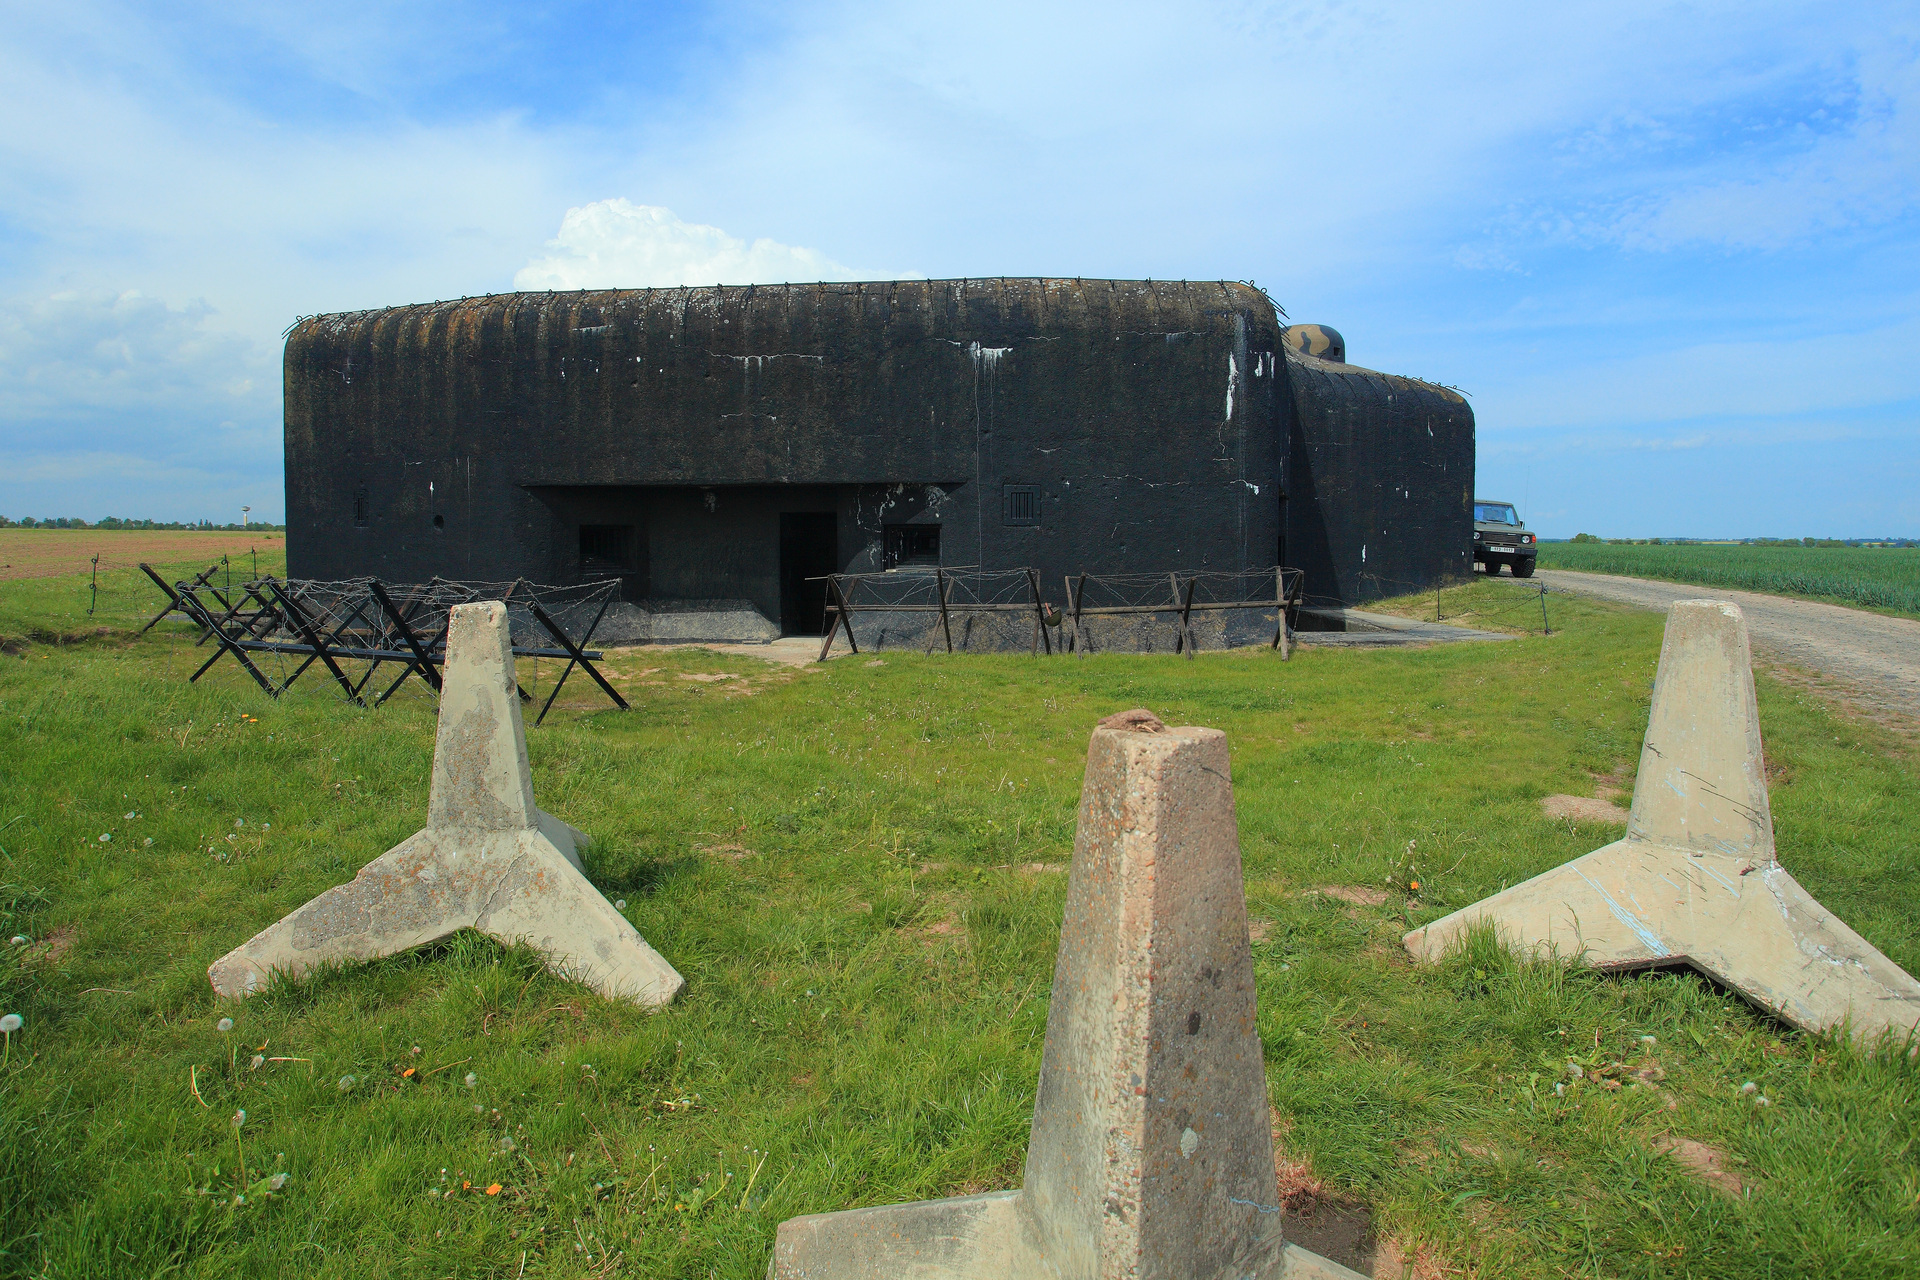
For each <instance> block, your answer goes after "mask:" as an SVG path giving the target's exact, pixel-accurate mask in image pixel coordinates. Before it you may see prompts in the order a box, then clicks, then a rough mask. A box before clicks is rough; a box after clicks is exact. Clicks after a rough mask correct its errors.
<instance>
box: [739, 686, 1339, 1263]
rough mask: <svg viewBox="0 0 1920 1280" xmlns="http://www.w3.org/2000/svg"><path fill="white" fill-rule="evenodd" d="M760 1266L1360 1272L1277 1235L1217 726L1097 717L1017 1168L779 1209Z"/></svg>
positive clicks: (1223, 748) (1242, 908) (1249, 969)
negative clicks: (1000, 1174) (1005, 1179)
mask: <svg viewBox="0 0 1920 1280" xmlns="http://www.w3.org/2000/svg"><path fill="white" fill-rule="evenodd" d="M768 1275H769V1277H772V1278H773V1280H900V1278H903V1277H914V1278H916V1280H961V1278H966V1280H973V1278H976V1277H977V1278H979V1280H989V1278H990V1280H1122V1278H1123V1277H1124V1278H1127V1280H1147V1278H1148V1277H1153V1278H1155V1280H1160V1278H1165V1280H1174V1278H1181V1280H1254V1278H1256V1277H1257V1278H1259V1280H1279V1278H1280V1277H1287V1278H1288V1280H1309V1278H1314V1280H1341V1278H1346V1277H1356V1276H1357V1275H1358V1273H1357V1272H1353V1271H1349V1270H1348V1269H1347V1268H1345V1267H1342V1266H1339V1265H1337V1264H1335V1263H1333V1262H1329V1261H1327V1260H1326V1259H1324V1258H1320V1257H1317V1256H1315V1255H1314V1254H1311V1253H1308V1252H1306V1251H1305V1250H1302V1249H1300V1248H1298V1247H1296V1246H1293V1245H1288V1244H1286V1242H1285V1240H1284V1238H1283V1231H1282V1226H1281V1211H1280V1203H1279V1196H1278V1186H1277V1180H1276V1179H1275V1176H1274V1168H1273V1137H1272V1131H1271V1129H1270V1128H1269V1120H1268V1113H1267V1085H1266V1074H1265V1070H1264V1068H1263V1066H1262V1063H1261V1056H1260V1040H1259V1037H1258V1036H1257V1035H1256V1033H1255V1029H1254V989H1253V957H1252V951H1251V948H1250V946H1249V943H1248V937H1247V904H1246V894H1245V890H1244V888H1243V886H1242V883H1241V878H1240V840H1239V831H1238V828H1237V827H1236V825H1235V822H1234V813H1233V789H1232V785H1231V784H1230V782H1229V781H1228V759H1227V739H1226V735H1225V734H1223V733H1221V732H1219V731H1218V730H1216V729H1169V728H1167V727H1166V726H1165V725H1163V724H1161V723H1160V721H1159V720H1157V719H1155V718H1154V717H1153V716H1152V715H1151V714H1150V713H1148V712H1144V711H1133V712H1127V713H1124V714H1123V715H1119V716H1113V717H1110V718H1108V719H1107V720H1105V721H1102V722H1101V724H1100V726H1099V727H1098V728H1096V729H1095V730H1094V732H1093V741H1092V743H1091V745H1090V746H1089V748H1088V751H1087V773H1086V781H1085V785H1084V787H1083V788H1082V791H1081V795H1080V822H1079V833H1078V836H1077V837H1076V839H1075V841H1074V850H1073V871H1072V876H1071V878H1070V880H1069V881H1068V886H1067V909H1066V920H1065V923H1064V924H1063V925H1062V927H1061V931H1060V952H1059V958H1058V960H1057V962H1056V964H1055V966H1054V975H1053V1001H1052V1005H1051V1007H1050V1009H1049V1010H1048V1014H1047V1040H1046V1047H1045V1049H1044V1050H1043V1051H1042V1055H1041V1063H1040V1088H1039V1093H1038V1096H1037V1097H1036V1099H1035V1101H1034V1110H1033V1129H1032V1132H1031V1138H1030V1141H1029V1145H1028V1149H1027V1168H1026V1181H1025V1185H1024V1186H1023V1187H1022V1188H1021V1189H1020V1190H1018V1191H1000V1192H993V1193H989V1194H986V1195H974V1196H962V1197H959V1198H957V1199H951V1200H928V1201H922V1202H920V1203H917V1204H903V1205H888V1206H884V1207H880V1208H870V1209H853V1210H848V1211H846V1212H844V1213H827V1214H815V1215H810V1216H807V1217H800V1218H792V1219H789V1220H788V1221H786V1222H784V1223H782V1224H781V1225H780V1230H779V1234H778V1236H777V1238H776V1239H775V1242H774V1249H773V1260H772V1262H771V1264H770V1265H769V1268H768Z"/></svg>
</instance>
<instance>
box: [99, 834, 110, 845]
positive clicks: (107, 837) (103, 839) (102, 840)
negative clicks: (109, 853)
mask: <svg viewBox="0 0 1920 1280" xmlns="http://www.w3.org/2000/svg"><path fill="white" fill-rule="evenodd" d="M100 843H101V844H112V843H113V832H111V831H102V832H101V833H100Z"/></svg>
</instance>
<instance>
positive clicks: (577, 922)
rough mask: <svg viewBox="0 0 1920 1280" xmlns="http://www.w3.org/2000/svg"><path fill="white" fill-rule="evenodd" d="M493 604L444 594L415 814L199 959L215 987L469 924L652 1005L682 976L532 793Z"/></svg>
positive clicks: (232, 986)
mask: <svg viewBox="0 0 1920 1280" xmlns="http://www.w3.org/2000/svg"><path fill="white" fill-rule="evenodd" d="M512 655H513V648H512V644H511V642H510V640H509V639H508V635H507V609H506V606H505V605H503V604H500V603H498V602H497V601H494V602H486V603H482V604H466V605H457V606H455V607H454V610H453V617H452V621H451V625H450V628H449V631H448V634H447V661H446V666H445V668H444V670H443V673H442V682H441V683H442V687H441V691H440V727H439V733H438V735H437V737H436V739H435V741H434V748H433V788H432V791H431V792H430V794H429V798H428V801H427V825H426V828H425V829H424V830H421V831H419V832H416V833H415V834H414V835H412V836H410V837H408V838H407V839H406V840H404V841H402V842H401V843H400V844H398V845H396V846H395V847H394V848H392V849H390V850H388V851H387V852H386V853H384V854H382V855H381V856H380V857H378V858H376V859H374V860H373V861H372V862H370V863H368V864H367V865H366V867H365V868H364V869H363V870H362V871H361V872H360V874H359V875H357V876H355V877H354V878H353V882H352V883H351V884H343V885H340V886H339V887H337V888H333V889H329V890H327V891H326V892H325V893H323V894H321V895H320V896H319V897H317V898H315V899H314V900H313V901H312V902H309V903H308V904H307V905H306V906H304V907H301V908H300V909H299V910H298V911H295V912H294V913H293V914H292V915H289V916H287V917H286V918H284V919H283V920H281V921H280V922H279V923H278V924H276V925H274V926H273V927H272V928H270V929H267V930H265V931H263V932H261V933H258V934H255V935H254V936H253V937H252V938H251V939H249V940H248V941H247V942H246V943H245V944H244V945H242V946H239V947H236V948H235V949H234V950H232V951H230V952H228V953H227V954H226V955H224V956H222V957H221V958H220V959H219V960H218V961H216V962H215V963H214V964H213V966H212V967H211V968H209V969H208V970H207V976H208V977H209V978H210V979H212V981H213V988H214V990H215V991H218V992H219V993H220V994H221V995H223V996H244V995H250V994H252V993H253V992H254V991H257V990H259V989H260V988H261V987H262V986H264V985H265V984H266V981H267V979H268V977H269V976H270V975H271V974H273V973H276V972H282V973H288V974H296V975H297V974H301V973H304V972H306V971H307V970H308V969H311V968H313V967H314V966H315V965H321V964H334V963H341V962H346V961H355V960H371V959H373V958H374V957H376V956H385V955H392V954H394V953H395V952H399V951H405V950H407V949H408V948H410V947H417V946H419V945H421V944H422V943H427V942H432V941H434V940H435V939H437V938H444V937H446V936H447V935H448V934H451V933H454V932H456V931H457V930H460V929H468V928H472V929H478V930H480V931H481V932H483V933H488V934H491V935H492V936H494V937H496V938H499V939H501V940H502V941H505V942H520V941H524V942H527V943H528V944H530V945H532V946H533V947H535V948H537V949H538V950H540V951H541V952H543V953H545V955H546V957H547V964H548V966H549V967H550V968H552V969H553V970H554V971H555V972H556V973H560V974H563V975H565V976H567V977H571V978H574V979H577V980H578V981H581V982H584V983H586V984H587V985H588V986H590V987H592V988H593V989H594V990H596V991H598V992H600V993H601V994H602V995H606V996H610V997H614V998H618V999H623V1000H631V1001H633V1002H634V1003H636V1004H642V1005H663V1004H666V1003H667V1002H669V1001H671V1000H672V999H673V998H674V997H675V996H676V995H678V994H679V993H680V990H681V988H683V987H684V986H686V980H685V979H683V978H682V977H681V976H680V975H679V974H678V973H676V972H674V969H673V966H672V965H670V964H668V963H667V962H666V961H665V960H663V959H661V958H660V955H659V953H658V952H656V951H655V950H654V949H653V948H652V947H650V946H648V945H647V942H646V939H644V938H642V937H641V936H640V934H639V932H638V931H637V930H636V929H634V927H633V926H632V925H631V924H628V923H627V921H626V918H625V917H624V916H622V915H621V914H620V913H619V912H618V911H615V910H614V909H613V904H612V903H610V902H608V901H607V900H606V899H605V898H603V897H601V896H600V891H599V890H597V889H595V888H594V887H593V886H592V885H591V884H589V883H588V882H587V878H586V877H585V876H584V875H582V874H581V873H580V855H579V853H578V852H577V851H576V846H581V845H585V844H586V843H587V838H586V837H585V836H584V835H582V834H581V833H580V832H578V831H576V830H574V829H573V828H572V827H570V826H568V825H567V824H566V823H564V822H562V821H560V820H559V819H558V818H556V817H554V816H553V815H552V814H549V813H545V812H543V811H542V810H540V809H539V808H537V807H536V806H535V805H534V803H533V774H532V772H531V771H530V770H529V769H528V767H527V734H526V728H525V726H524V725H523V724H522V723H521V720H520V701H519V698H518V697H517V696H516V685H515V681H514V673H513V656H512Z"/></svg>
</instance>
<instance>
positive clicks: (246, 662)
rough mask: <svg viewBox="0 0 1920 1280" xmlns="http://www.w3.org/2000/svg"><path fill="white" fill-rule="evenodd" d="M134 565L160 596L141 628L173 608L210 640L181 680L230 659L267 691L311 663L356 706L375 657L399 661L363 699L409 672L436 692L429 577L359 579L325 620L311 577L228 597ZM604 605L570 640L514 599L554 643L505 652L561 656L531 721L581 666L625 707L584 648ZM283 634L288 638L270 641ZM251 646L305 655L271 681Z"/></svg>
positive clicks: (437, 651)
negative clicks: (209, 650) (413, 582)
mask: <svg viewBox="0 0 1920 1280" xmlns="http://www.w3.org/2000/svg"><path fill="white" fill-rule="evenodd" d="M140 567H141V569H142V570H144V571H145V572H146V574H147V576H148V577H149V578H151V579H153V581H154V583H155V584H156V585H158V586H159V587H160V589H161V590H162V591H164V592H166V594H167V597H168V602H169V603H168V605H167V607H166V608H165V609H162V610H161V611H160V613H158V614H157V615H155V617H154V618H153V620H152V621H151V622H149V623H148V624H147V626H149V627H151V626H152V625H153V624H154V623H155V622H158V621H160V620H161V619H162V618H164V617H166V616H168V615H169V614H172V613H178V614H180V615H182V616H184V617H186V618H187V619H188V620H189V621H191V622H193V623H194V624H196V625H197V626H199V627H200V628H201V636H200V639H199V640H198V641H196V642H195V643H196V644H201V643H205V641H206V640H208V639H212V640H214V641H215V642H216V647H215V649H214V652H213V655H212V656H211V657H209V658H208V659H207V660H206V662H204V663H202V664H201V666H200V668H199V670H197V671H195V672H194V673H193V675H192V676H190V677H188V679H189V680H190V681H197V680H199V679H200V677H201V676H203V675H205V674H206V673H207V671H208V670H209V669H210V668H212V666H213V665H214V663H216V662H217V661H219V659H220V658H222V657H227V656H231V657H232V658H233V660H234V661H235V662H236V663H238V664H239V665H240V667H241V669H242V670H244V671H245V672H246V673H247V674H248V675H249V676H251V677H253V680H254V682H255V683H256V684H258V685H259V686H260V687H261V689H263V690H265V691H266V693H268V694H269V695H270V696H272V697H276V698H277V697H279V696H280V695H281V694H282V693H285V692H286V691H287V689H288V688H289V687H291V686H292V684H293V682H294V681H296V680H298V679H299V678H300V677H301V676H303V675H305V674H306V672H307V670H308V668H310V667H312V666H313V665H314V663H316V662H318V663H320V664H322V665H323V666H324V667H325V669H326V671H327V674H329V675H330V676H332V678H333V680H334V682H335V683H337V684H338V685H339V686H340V688H341V691H342V692H343V693H344V694H345V696H346V698H347V700H348V701H350V702H353V703H356V704H358V705H361V706H365V705H367V696H366V689H367V686H368V685H369V684H370V683H371V682H372V680H373V677H374V675H375V674H376V673H377V672H378V671H379V669H380V667H381V666H382V664H385V663H396V664H399V666H400V667H401V671H400V674H399V676H398V677H397V678H395V679H394V680H393V682H392V683H390V684H389V685H388V686H387V687H386V689H385V690H384V691H382V692H381V693H380V694H379V695H378V696H377V697H375V698H374V699H373V703H372V705H374V706H379V705H380V704H381V703H384V702H385V701H386V700H387V699H388V698H391V697H392V696H393V695H394V694H395V693H396V692H398V690H399V689H400V686H401V685H403V684H405V683H406V681H407V680H408V678H409V677H412V676H415V675H418V676H419V677H420V679H422V680H424V681H425V682H426V683H427V684H428V685H429V686H431V687H432V688H433V689H434V690H435V692H438V691H439V689H440V674H439V666H440V664H441V663H442V662H443V661H444V660H445V658H444V649H445V645H446V638H447V625H448V624H446V623H443V624H442V625H441V627H440V628H439V630H438V632H437V633H435V634H432V635H428V634H426V633H425V632H424V631H423V630H422V629H421V628H420V626H418V625H417V624H418V623H419V622H420V615H421V613H422V612H423V611H424V612H425V614H426V615H427V617H428V618H431V617H433V616H437V614H438V611H439V610H438V608H437V607H435V606H434V605H433V604H432V600H431V589H432V587H433V586H434V585H436V584H428V585H427V586H426V587H395V588H393V589H392V590H389V588H388V587H387V586H386V584H384V583H382V582H381V581H380V580H379V579H377V578H374V579H369V580H368V581H367V582H366V592H365V594H364V596H360V597H358V598H357V599H354V600H351V601H350V602H349V603H350V605H351V607H346V608H343V609H342V610H340V612H342V613H343V614H344V616H341V617H340V618H339V620H338V621H337V622H334V623H333V624H332V625H331V626H329V625H328V623H329V621H330V620H329V619H328V618H326V617H325V616H324V615H323V613H322V611H321V610H320V609H317V608H316V607H314V605H313V604H312V602H311V600H310V599H309V598H307V595H306V593H307V589H308V587H309V586H311V585H312V584H308V583H286V582H281V581H279V580H278V579H275V578H273V577H272V576H270V575H269V576H267V577H263V578H258V579H254V580H252V581H249V582H243V583H241V584H239V592H238V594H237V595H236V596H235V597H234V598H233V599H231V600H230V599H228V598H227V597H226V596H225V595H223V594H222V593H221V592H220V591H219V589H218V588H215V587H213V586H212V585H211V583H209V582H207V581H206V580H205V579H206V578H207V574H202V575H200V576H199V577H197V578H195V579H194V580H193V581H191V582H179V583H176V584H174V585H173V586H171V587H169V586H168V585H167V583H166V581H165V580H164V579H162V578H161V577H160V576H159V575H158V574H157V573H155V572H154V571H153V569H152V568H150V567H149V566H147V565H144V564H143V565H141V566H140ZM211 572H212V570H209V571H208V573H211ZM520 585H521V584H518V583H516V584H515V586H514V587H513V588H509V590H508V592H507V595H506V598H507V599H511V597H512V595H513V592H514V591H515V590H517V589H518V587H519V586H520ZM356 589H357V588H356ZM203 592H204V593H207V594H208V595H210V596H211V597H212V599H213V601H214V605H217V606H218V611H217V612H216V609H215V607H214V606H213V605H209V604H208V603H207V601H206V600H203V599H202V598H201V596H202V593H203ZM395 592H398V593H399V595H400V600H399V601H398V602H396V601H395V599H394V593H395ZM612 603H613V596H612V594H611V593H609V594H608V595H607V596H606V598H605V599H603V600H602V601H601V602H600V608H599V611H598V612H596V613H595V614H594V617H593V620H592V622H591V623H589V624H588V626H587V629H586V632H585V634H584V635H583V636H582V637H581V639H580V640H579V641H578V642H577V643H576V642H575V641H574V639H573V638H572V637H571V636H569V635H568V634H567V631H566V628H565V627H563V626H561V625H560V623H559V622H558V621H556V620H555V619H554V617H553V615H552V614H551V613H549V612H548V611H547V609H546V608H545V607H544V606H542V605H541V603H540V601H539V600H538V599H536V598H533V597H532V596H531V595H529V596H528V597H527V598H525V599H524V600H522V601H521V602H520V603H519V607H524V608H525V609H526V610H527V611H528V613H530V614H531V615H532V616H533V618H534V620H535V621H536V622H538V623H539V625H540V626H541V628H542V629H544V630H545V631H546V632H547V634H548V635H549V636H551V637H552V638H553V640H554V644H555V645H556V646H557V647H550V648H535V647H523V648H515V649H514V650H513V654H514V656H515V657H521V658H565V659H566V660H567V665H566V667H565V668H564V669H563V670H562V671H561V673H560V677H559V679H557V680H556V681H554V685H553V689H552V691H551V692H549V693H548V695H547V700H546V702H545V703H543V704H542V705H541V708H540V714H539V715H538V716H536V717H535V718H534V724H536V725H538V724H540V723H541V722H543V721H544V720H545V719H546V718H547V712H548V711H550V710H552V708H553V704H554V701H555V699H557V698H558V697H559V696H560V691H561V690H562V689H563V688H564V687H565V686H566V683H567V680H568V678H569V677H571V676H572V675H573V672H574V670H575V669H576V668H578V669H579V670H582V671H585V672H586V673H587V675H588V676H589V677H590V678H591V679H592V680H593V682H594V683H595V684H597V685H599V686H600V690H601V692H603V693H605V694H606V695H607V697H608V698H609V699H610V700H611V701H612V702H613V704H614V705H615V706H617V707H619V708H620V709H621V710H622V711H626V710H629V709H630V708H629V707H628V704H627V700H626V699H625V698H623V697H622V696H621V695H620V692H619V690H617V689H615V688H614V687H613V685H612V684H610V683H608V681H607V678H606V677H605V676H604V675H603V674H601V672H600V669H599V668H598V667H596V666H595V665H594V663H595V661H597V660H600V659H602V658H604V657H605V656H606V655H605V654H603V653H601V652H600V651H598V650H590V649H588V648H587V646H588V645H590V644H592V643H593V633H594V632H595V631H596V630H598V629H599V626H600V622H601V620H602V619H603V618H605V617H606V613H607V609H608V608H609V607H610V606H611V605H612ZM143 630H144V628H143ZM288 633H291V635H292V636H293V637H294V638H292V639H284V638H277V637H284V636H286V635H287V634H288ZM260 653H273V654H282V655H288V656H295V657H301V658H304V659H305V661H303V662H301V663H300V664H299V665H298V666H297V667H295V668H294V669H293V671H292V673H291V674H289V675H288V676H287V677H286V679H284V680H282V681H280V682H279V683H278V684H276V683H275V682H274V681H273V680H271V679H269V678H268V677H267V675H266V674H265V673H264V672H262V671H261V669H260V667H259V665H258V664H256V663H255V662H254V661H253V659H252V657H251V656H249V655H252V654H260ZM342 660H352V661H364V662H366V663H367V664H368V665H367V668H366V670H365V671H364V672H363V673H361V675H360V678H359V679H358V680H355V679H353V678H352V677H351V676H350V675H349V674H348V673H347V671H346V670H345V669H344V668H342V667H341V665H340V663H341V661H342ZM520 699H521V701H523V702H530V701H531V700H532V697H531V695H529V694H528V693H527V692H526V691H525V690H524V689H522V690H520Z"/></svg>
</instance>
